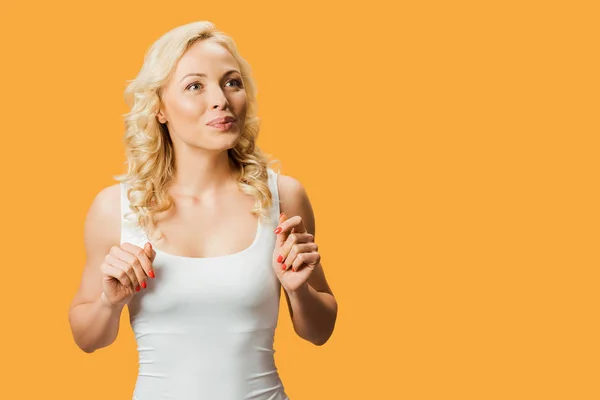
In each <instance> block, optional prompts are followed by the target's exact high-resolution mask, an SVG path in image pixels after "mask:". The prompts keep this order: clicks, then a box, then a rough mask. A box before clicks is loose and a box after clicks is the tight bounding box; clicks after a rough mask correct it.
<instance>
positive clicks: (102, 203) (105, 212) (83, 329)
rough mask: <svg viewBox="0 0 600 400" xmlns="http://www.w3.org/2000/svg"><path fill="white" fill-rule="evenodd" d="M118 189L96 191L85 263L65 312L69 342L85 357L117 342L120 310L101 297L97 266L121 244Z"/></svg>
mask: <svg viewBox="0 0 600 400" xmlns="http://www.w3.org/2000/svg"><path fill="white" fill-rule="evenodd" d="M120 196H121V193H120V187H119V185H118V184H116V185H112V186H110V187H107V188H105V189H103V190H102V191H100V192H99V193H98V195H97V196H96V198H95V199H94V201H93V202H92V205H91V207H90V209H89V211H88V214H87V217H86V220H85V226H84V243H85V250H86V263H85V268H84V271H83V275H82V278H81V284H80V287H79V290H78V291H77V293H76V295H75V297H74V298H73V301H72V302H71V306H70V308H69V324H70V325H71V332H72V334H73V339H74V340H75V343H76V344H77V346H79V347H80V348H81V349H82V350H83V351H85V352H86V353H92V352H94V351H95V350H97V349H99V348H101V347H105V346H108V345H110V344H111V343H113V342H114V341H115V339H116V338H117V334H118V332H119V321H120V318H121V312H122V311H123V308H124V306H111V305H110V304H109V303H108V302H106V301H105V300H106V299H105V298H104V297H101V293H102V272H101V270H100V266H101V265H102V263H103V261H104V257H105V256H106V254H108V253H109V252H110V248H111V247H112V246H114V245H119V242H120V240H121V213H120V211H121V208H120V206H119V204H120Z"/></svg>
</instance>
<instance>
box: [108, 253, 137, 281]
mask: <svg viewBox="0 0 600 400" xmlns="http://www.w3.org/2000/svg"><path fill="white" fill-rule="evenodd" d="M108 257H109V254H107V257H106V258H108ZM100 270H101V271H102V273H103V274H104V275H106V276H110V277H112V278H115V279H116V280H118V281H119V283H121V285H123V287H124V288H126V289H128V288H129V289H131V287H132V285H133V284H132V283H131V279H129V276H128V275H127V273H126V272H125V271H123V270H122V269H119V268H117V267H115V266H114V265H110V261H109V260H106V261H105V262H104V263H102V266H101V268H100Z"/></svg>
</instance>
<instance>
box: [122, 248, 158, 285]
mask: <svg viewBox="0 0 600 400" xmlns="http://www.w3.org/2000/svg"><path fill="white" fill-rule="evenodd" d="M115 256H116V257H117V258H119V259H120V260H121V261H123V262H125V263H126V264H127V265H129V269H128V272H129V271H130V270H131V271H133V274H134V275H135V278H136V281H137V285H141V286H142V287H143V288H146V285H147V284H146V281H147V274H146V272H145V271H144V268H147V267H144V266H142V261H140V260H144V261H143V262H145V263H147V264H148V265H149V264H150V260H148V257H147V256H146V253H144V250H143V249H142V248H140V247H138V246H135V245H133V244H131V243H122V244H121V247H120V248H117V249H115ZM135 289H136V290H138V288H137V286H136V288H135Z"/></svg>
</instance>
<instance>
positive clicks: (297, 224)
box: [273, 213, 321, 292]
mask: <svg viewBox="0 0 600 400" xmlns="http://www.w3.org/2000/svg"><path fill="white" fill-rule="evenodd" d="M275 233H276V234H277V240H276V243H275V251H273V268H274V269H275V274H276V275H277V277H278V278H279V281H280V282H281V285H282V286H283V287H284V288H285V289H286V290H287V291H288V292H295V291H297V290H299V289H302V288H304V287H305V286H306V285H308V283H307V281H308V277H309V276H310V274H312V272H313V270H314V269H315V266H316V265H318V264H319V262H320V261H321V255H320V254H319V252H318V246H317V244H316V243H315V242H314V238H315V237H314V235H311V234H310V233H308V232H307V231H306V228H305V226H304V222H303V221H302V217H300V216H299V215H296V216H293V217H291V218H289V219H288V218H287V216H286V215H285V214H283V213H282V214H281V215H280V216H279V225H278V226H277V229H275Z"/></svg>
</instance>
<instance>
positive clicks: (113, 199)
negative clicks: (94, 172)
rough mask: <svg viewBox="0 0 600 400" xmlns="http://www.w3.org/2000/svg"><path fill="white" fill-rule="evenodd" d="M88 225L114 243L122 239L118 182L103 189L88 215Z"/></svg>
mask: <svg viewBox="0 0 600 400" xmlns="http://www.w3.org/2000/svg"><path fill="white" fill-rule="evenodd" d="M85 224H86V227H87V228H91V230H92V231H96V232H98V233H99V234H100V235H101V236H104V237H105V238H108V239H109V240H110V241H111V242H113V243H114V244H117V245H118V244H119V242H120V240H121V186H120V183H116V184H113V185H110V186H106V187H104V188H103V189H101V190H100V191H99V192H98V193H97V194H96V196H95V197H94V199H93V201H92V204H91V206H90V208H89V210H88V213H87V216H86V222H85Z"/></svg>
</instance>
